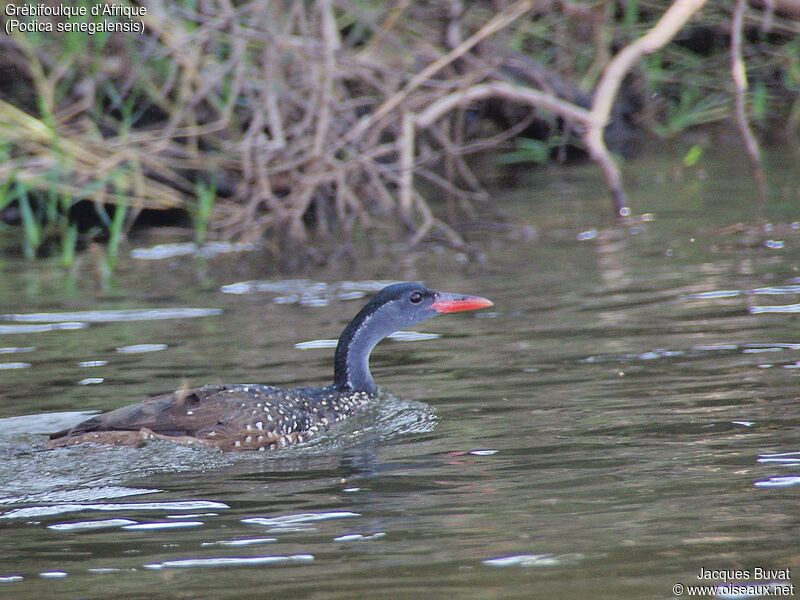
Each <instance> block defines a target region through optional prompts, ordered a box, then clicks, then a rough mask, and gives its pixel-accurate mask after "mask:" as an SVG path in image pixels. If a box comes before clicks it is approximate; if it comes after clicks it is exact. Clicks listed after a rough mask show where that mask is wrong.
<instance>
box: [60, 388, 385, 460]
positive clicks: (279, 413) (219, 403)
mask: <svg viewBox="0 0 800 600" xmlns="http://www.w3.org/2000/svg"><path fill="white" fill-rule="evenodd" d="M369 399H370V396H369V395H368V394H367V393H365V392H353V391H347V390H341V389H338V388H336V387H333V386H330V387H326V388H294V389H286V388H278V387H272V386H266V385H260V384H236V385H207V386H203V387H198V388H191V389H184V390H179V391H177V392H173V393H171V394H165V395H162V396H156V397H154V398H150V399H149V400H145V401H144V402H140V403H137V404H131V405H128V406H123V407H122V408H118V409H116V410H113V411H110V412H108V413H104V414H101V415H97V416H96V417H92V418H91V419H88V420H86V421H83V422H82V423H79V424H78V425H76V426H75V427H72V428H70V429H66V430H64V431H59V432H58V433H55V434H53V435H51V436H50V437H51V442H50V446H51V447H59V446H70V445H74V444H78V443H83V442H102V443H112V444H120V445H130V444H136V443H140V442H141V441H143V440H147V439H153V438H163V439H169V440H171V441H175V442H180V443H185V444H197V445H205V446H211V447H215V448H219V449H221V450H267V449H272V448H280V447H284V446H287V445H290V444H294V443H297V442H301V441H304V440H306V439H308V438H309V437H311V436H313V435H315V434H316V433H317V432H318V431H320V430H322V429H325V428H326V427H328V426H329V425H330V424H332V423H335V422H337V421H341V420H342V419H344V418H347V417H348V416H350V415H352V414H353V413H354V412H356V411H357V410H358V409H359V408H360V407H362V406H363V405H364V404H366V403H367V402H368V401H369Z"/></svg>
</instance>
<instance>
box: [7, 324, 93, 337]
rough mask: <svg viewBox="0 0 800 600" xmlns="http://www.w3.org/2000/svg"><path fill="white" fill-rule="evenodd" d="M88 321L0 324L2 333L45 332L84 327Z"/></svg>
mask: <svg viewBox="0 0 800 600" xmlns="http://www.w3.org/2000/svg"><path fill="white" fill-rule="evenodd" d="M88 326H89V325H88V324H87V323H77V322H67V323H37V324H31V325H0V335H13V334H15V333H44V332H46V331H63V330H72V329H84V328H86V327H88Z"/></svg>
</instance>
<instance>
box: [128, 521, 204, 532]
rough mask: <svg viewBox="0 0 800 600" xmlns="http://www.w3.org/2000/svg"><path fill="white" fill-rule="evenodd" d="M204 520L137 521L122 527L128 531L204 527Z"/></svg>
mask: <svg viewBox="0 0 800 600" xmlns="http://www.w3.org/2000/svg"><path fill="white" fill-rule="evenodd" d="M203 525H205V523H203V522H202V521H170V522H168V523H164V522H157V523H136V524H134V525H125V526H123V527H122V528H123V529H125V530H128V531H161V530H162V529H186V528H188V527H202V526H203Z"/></svg>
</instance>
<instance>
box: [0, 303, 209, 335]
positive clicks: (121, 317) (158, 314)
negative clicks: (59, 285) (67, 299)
mask: <svg viewBox="0 0 800 600" xmlns="http://www.w3.org/2000/svg"><path fill="white" fill-rule="evenodd" d="M220 314H222V309H221V308H135V309H127V310H86V311H77V312H60V313H58V312H56V313H28V314H5V315H0V320H3V321H14V322H17V323H62V324H65V323H70V322H76V321H79V322H81V323H118V322H124V321H160V320H163V319H192V318H196V317H212V316H216V315H220ZM23 333H24V332H23Z"/></svg>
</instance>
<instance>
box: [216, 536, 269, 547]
mask: <svg viewBox="0 0 800 600" xmlns="http://www.w3.org/2000/svg"><path fill="white" fill-rule="evenodd" d="M277 541H278V538H273V537H270V538H246V539H243V540H218V541H216V542H203V543H202V544H200V546H201V547H206V546H230V547H234V548H239V547H242V546H258V545H261V544H272V543H273V542H277Z"/></svg>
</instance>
